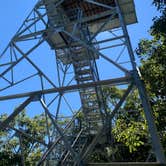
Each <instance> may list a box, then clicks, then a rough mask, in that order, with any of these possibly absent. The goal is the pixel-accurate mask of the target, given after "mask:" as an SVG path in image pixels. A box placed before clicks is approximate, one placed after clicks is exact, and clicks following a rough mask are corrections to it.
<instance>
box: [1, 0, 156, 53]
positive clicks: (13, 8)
mask: <svg viewBox="0 0 166 166" xmlns="http://www.w3.org/2000/svg"><path fill="white" fill-rule="evenodd" d="M35 3H36V0H24V1H22V0H5V1H2V2H1V5H0V20H1V26H0V51H2V49H3V48H4V47H5V45H7V43H8V41H9V40H10V39H11V37H12V36H13V35H14V34H15V32H16V31H17V29H18V28H19V26H20V25H21V24H22V22H23V20H24V19H25V18H26V16H27V15H28V13H29V12H30V11H31V9H32V7H33V6H34V4H35ZM151 4H152V1H151V0H135V6H136V12H137V17H138V24H135V25H131V26H129V33H130V37H131V40H132V45H133V47H134V48H135V47H136V46H137V43H138V41H139V40H140V39H141V38H143V37H147V38H148V37H149V34H148V33H147V31H148V29H149V27H150V26H151V24H152V18H153V17H154V16H155V15H157V12H156V9H155V8H154V6H152V5H151Z"/></svg>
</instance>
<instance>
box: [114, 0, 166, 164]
mask: <svg viewBox="0 0 166 166" xmlns="http://www.w3.org/2000/svg"><path fill="white" fill-rule="evenodd" d="M116 6H117V12H118V13H119V20H120V24H121V26H122V29H123V33H124V35H125V39H126V44H127V49H128V53H129V56H130V59H131V63H132V67H133V72H134V73H133V77H134V79H135V84H136V86H137V88H138V91H139V94H140V98H141V100H142V105H143V108H144V112H145V116H146V120H147V122H148V127H149V132H150V135H151V139H152V147H153V150H154V152H155V155H156V158H157V161H158V162H160V163H166V159H165V156H164V151H163V147H162V145H161V143H160V138H159V135H158V133H157V128H156V125H155V122H154V118H153V115H152V109H151V106H150V103H149V101H148V96H147V94H146V90H145V87H144V84H143V82H142V81H141V80H140V77H139V74H138V71H137V67H136V62H135V58H134V53H133V50H132V46H131V42H130V38H129V35H128V31H127V27H126V24H125V21H124V18H123V15H122V12H121V9H120V6H119V2H118V0H116Z"/></svg>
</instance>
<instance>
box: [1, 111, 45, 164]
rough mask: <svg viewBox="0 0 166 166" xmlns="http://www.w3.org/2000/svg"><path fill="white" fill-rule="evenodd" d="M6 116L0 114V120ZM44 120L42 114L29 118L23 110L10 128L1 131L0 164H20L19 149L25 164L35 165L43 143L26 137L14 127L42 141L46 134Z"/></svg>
mask: <svg viewBox="0 0 166 166" xmlns="http://www.w3.org/2000/svg"><path fill="white" fill-rule="evenodd" d="M6 118H7V114H4V115H1V117H0V121H3V120H4V119H6ZM45 121H46V119H45V116H44V115H43V114H41V115H37V116H35V117H32V118H31V117H29V116H27V115H26V111H23V112H22V113H21V114H19V116H18V117H17V118H16V120H15V121H14V122H12V124H10V126H12V127H11V128H8V129H7V130H5V131H1V133H0V136H1V137H0V138H1V139H0V145H1V146H0V165H21V160H22V159H21V150H23V153H24V160H25V163H26V165H35V163H36V161H38V160H39V159H40V157H41V155H42V153H43V150H44V149H43V145H41V144H39V143H37V142H36V141H34V140H33V139H30V138H29V137H26V136H25V135H24V134H21V133H20V132H18V131H17V130H15V129H19V130H21V131H23V132H24V133H26V134H28V135H29V136H31V137H32V138H35V139H37V140H40V141H43V142H44V139H45V137H46V135H47V134H46V127H45ZM13 126H15V128H13ZM18 127H19V128H18ZM20 136H21V138H22V149H21V147H20Z"/></svg>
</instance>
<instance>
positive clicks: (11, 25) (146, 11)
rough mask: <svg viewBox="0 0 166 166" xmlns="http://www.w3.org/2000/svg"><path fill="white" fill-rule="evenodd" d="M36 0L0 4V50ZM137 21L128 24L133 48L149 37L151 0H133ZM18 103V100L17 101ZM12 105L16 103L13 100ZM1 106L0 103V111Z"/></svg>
mask: <svg viewBox="0 0 166 166" xmlns="http://www.w3.org/2000/svg"><path fill="white" fill-rule="evenodd" d="M36 2H37V1H36V0H24V1H23V0H5V1H2V2H1V5H0V20H1V26H0V52H2V51H3V49H4V48H5V46H6V45H7V44H8V42H9V41H10V39H11V38H12V36H13V35H14V34H15V33H16V31H17V30H18V28H19V27H20V25H21V24H22V22H23V21H24V19H25V18H26V16H27V15H28V14H29V12H30V11H31V10H32V8H33V6H34V5H35V3H36ZM135 6H136V13H137V18H138V23H137V24H134V25H130V26H128V30H129V35H130V37H131V41H132V46H133V49H135V48H136V47H137V44H138V42H139V41H140V39H142V38H150V35H149V33H148V30H149V27H150V26H151V25H152V18H153V17H154V16H156V15H157V14H158V13H157V11H156V9H155V7H154V6H152V1H151V0H135ZM18 103H19V102H18ZM14 105H17V104H16V103H15V102H14ZM2 108H3V106H2V104H1V103H0V111H1V110H2Z"/></svg>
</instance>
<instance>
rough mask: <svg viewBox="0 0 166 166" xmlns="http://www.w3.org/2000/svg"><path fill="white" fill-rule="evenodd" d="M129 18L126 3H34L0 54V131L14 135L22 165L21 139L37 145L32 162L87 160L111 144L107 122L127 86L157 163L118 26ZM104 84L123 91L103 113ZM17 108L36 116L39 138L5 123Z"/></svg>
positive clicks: (138, 83) (157, 150)
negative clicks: (41, 127) (41, 119)
mask: <svg viewBox="0 0 166 166" xmlns="http://www.w3.org/2000/svg"><path fill="white" fill-rule="evenodd" d="M136 22H137V18H136V13H135V6H134V1H133V0H39V1H38V3H37V4H36V5H35V7H34V8H33V10H32V11H31V13H30V14H29V16H28V17H27V18H26V19H25V21H24V22H23V24H22V26H21V27H20V29H19V30H18V31H17V33H16V34H15V35H14V37H13V38H12V40H11V41H10V42H9V44H8V46H7V47H6V49H5V50H4V52H3V53H2V54H1V55H0V80H1V83H0V103H1V104H3V103H4V105H5V103H6V101H7V102H8V103H10V102H11V105H12V106H11V105H10V104H9V105H7V106H6V107H11V109H12V108H13V110H12V111H11V114H10V115H9V116H8V118H7V119H6V120H4V121H3V122H1V123H0V128H1V130H12V131H13V133H14V135H13V137H18V139H19V140H20V151H19V153H21V154H22V165H25V161H24V160H25V156H24V152H23V150H22V149H23V148H21V146H22V143H21V142H22V139H24V138H28V139H30V140H33V141H35V142H36V144H40V146H41V147H42V148H43V149H44V150H43V154H42V156H41V159H40V160H39V161H36V163H34V164H35V165H38V166H39V165H51V166H52V165H62V166H63V165H69V166H70V165H71V166H74V165H75V166H79V165H95V163H91V161H90V159H89V157H90V156H91V154H93V152H94V151H95V150H96V149H100V147H101V146H102V147H104V146H106V145H108V144H109V145H110V146H111V145H113V141H112V135H111V131H110V130H111V126H113V125H114V124H115V122H114V121H115V120H116V118H115V116H116V114H118V113H119V112H120V111H124V110H123V104H124V103H125V101H126V98H127V97H128V96H129V95H130V94H131V93H132V92H133V89H138V92H139V95H140V101H141V103H142V107H143V109H144V113H145V117H146V119H147V123H148V128H149V133H150V140H151V143H152V153H154V154H155V157H156V163H165V157H164V153H163V149H162V146H161V144H160V140H159V136H158V134H157V130H156V126H155V123H154V120H153V116H152V114H151V107H150V105H149V102H148V97H147V95H146V91H145V88H144V85H143V83H142V80H141V76H140V75H139V71H138V69H137V66H136V62H135V58H134V53H133V50H132V47H131V42H130V39H129V35H128V31H127V27H126V26H127V25H130V24H134V23H136ZM46 50H47V51H46ZM48 50H49V51H48ZM105 86H107V87H112V86H115V87H119V88H122V89H124V94H123V96H122V97H121V98H120V100H119V101H118V102H116V103H113V104H112V105H111V108H112V109H111V111H110V110H108V107H107V101H106V100H105V97H104V92H103V88H104V87H105ZM12 101H14V102H13V104H12ZM20 103H21V104H20ZM16 104H17V105H16ZM18 105H19V106H18ZM16 106H17V108H15V107H16ZM27 107H28V108H27ZM24 109H29V110H34V111H33V112H34V113H35V112H36V114H38V113H39V110H41V112H43V113H44V115H45V118H46V124H45V127H46V129H47V135H46V137H45V138H43V140H42V141H41V140H38V139H37V138H33V137H32V136H31V135H29V134H28V133H26V131H25V130H24V129H23V128H21V126H12V125H11V123H12V122H13V121H14V120H15V119H16V117H17V116H18V115H19V114H20V113H21V112H22V111H23V110H24ZM50 122H51V125H50ZM61 122H62V123H63V125H60V124H61ZM10 139H11V138H8V140H7V141H6V142H5V143H7V142H8V141H10ZM148 158H150V157H149V156H147V161H148ZM113 162H116V161H114V160H113ZM156 163H155V164H156ZM115 164H116V163H115ZM120 164H122V165H123V164H125V163H120ZM150 164H152V163H150ZM101 165H102V164H101ZM103 165H104V163H103ZM110 165H111V163H110ZM112 165H113V163H112Z"/></svg>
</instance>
